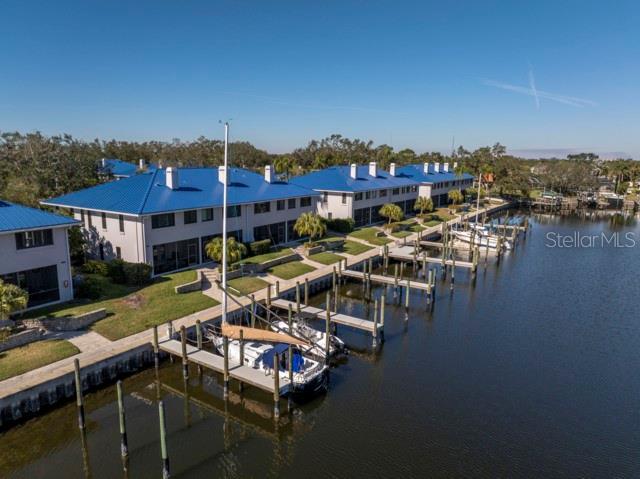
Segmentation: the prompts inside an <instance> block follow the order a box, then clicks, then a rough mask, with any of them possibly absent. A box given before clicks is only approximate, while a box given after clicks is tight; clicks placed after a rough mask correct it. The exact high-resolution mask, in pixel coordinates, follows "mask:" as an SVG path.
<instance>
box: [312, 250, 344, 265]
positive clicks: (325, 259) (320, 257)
mask: <svg viewBox="0 0 640 479" xmlns="http://www.w3.org/2000/svg"><path fill="white" fill-rule="evenodd" d="M309 259H310V260H311V261H316V262H318V263H322V264H333V263H337V262H338V261H340V260H341V259H344V258H343V257H342V256H340V255H337V254H334V253H329V252H326V251H325V252H323V253H316V254H312V255H311V256H309Z"/></svg>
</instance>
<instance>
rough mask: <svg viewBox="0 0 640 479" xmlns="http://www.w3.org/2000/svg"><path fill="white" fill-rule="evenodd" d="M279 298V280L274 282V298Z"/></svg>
mask: <svg viewBox="0 0 640 479" xmlns="http://www.w3.org/2000/svg"><path fill="white" fill-rule="evenodd" d="M279 297H280V280H276V298H279Z"/></svg>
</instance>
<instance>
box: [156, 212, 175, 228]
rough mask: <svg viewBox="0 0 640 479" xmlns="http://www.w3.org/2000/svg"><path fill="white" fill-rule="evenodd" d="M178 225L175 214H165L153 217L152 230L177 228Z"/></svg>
mask: <svg viewBox="0 0 640 479" xmlns="http://www.w3.org/2000/svg"><path fill="white" fill-rule="evenodd" d="M175 224H176V216H175V215H174V214H173V213H163V214H160V215H153V216H152V217H151V228H152V229H154V230H155V229H158V228H168V227H170V226H175Z"/></svg>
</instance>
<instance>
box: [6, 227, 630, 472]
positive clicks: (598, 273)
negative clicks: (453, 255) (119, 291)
mask: <svg viewBox="0 0 640 479" xmlns="http://www.w3.org/2000/svg"><path fill="white" fill-rule="evenodd" d="M531 223H532V226H533V229H532V233H531V235H530V236H528V237H527V239H526V241H524V242H522V241H521V242H520V243H519V244H518V246H517V248H516V249H515V251H513V252H510V253H508V254H507V255H506V256H505V257H504V258H503V259H502V261H501V262H500V264H499V265H497V264H496V263H495V261H493V260H491V258H490V260H489V262H488V265H487V266H486V267H485V266H484V258H483V260H482V261H481V262H480V268H479V271H478V275H477V277H476V279H475V281H473V280H472V278H471V276H470V274H469V273H467V272H463V271H461V270H459V271H458V272H457V274H456V282H455V290H454V292H453V294H451V293H450V289H449V278H447V279H446V280H445V281H444V282H442V279H441V276H439V277H438V278H439V283H438V289H437V298H436V303H435V307H434V308H433V310H430V309H429V308H428V307H427V305H426V297H425V295H424V294H423V293H419V292H415V293H412V294H411V298H410V299H411V306H410V309H409V311H408V313H406V312H405V309H404V306H403V305H402V306H399V305H393V304H392V303H393V301H394V299H393V294H392V291H391V290H390V289H389V290H388V291H387V292H386V302H387V307H386V321H385V339H386V341H385V342H384V344H383V345H382V346H381V347H379V349H378V351H377V352H375V353H374V352H373V351H372V350H371V338H370V337H368V336H366V335H365V334H363V333H359V332H354V331H348V330H347V328H344V327H341V328H340V331H339V334H340V335H341V336H342V337H343V338H344V339H345V340H346V342H347V343H348V344H349V345H350V346H351V348H352V353H351V354H350V355H348V356H347V357H345V358H343V359H341V360H339V361H337V362H336V363H335V364H334V365H333V367H332V369H331V377H330V388H329V392H328V394H326V395H325V396H323V397H320V398H316V399H314V400H312V401H310V402H308V403H306V404H299V405H296V407H295V408H294V409H293V411H292V412H291V413H288V412H286V409H287V406H286V400H283V402H282V406H281V410H282V411H283V414H282V417H281V418H280V421H279V422H278V423H276V422H274V420H273V418H272V410H273V403H272V399H271V398H270V397H269V396H268V395H267V394H265V393H263V392H260V391H256V390H252V389H251V388H247V389H245V391H244V392H243V393H242V394H240V393H238V392H237V391H238V390H237V384H234V383H232V393H231V396H230V398H229V401H228V402H225V401H223V400H222V389H221V387H220V386H221V378H220V377H219V376H217V375H215V374H209V373H205V374H204V375H203V376H202V378H198V375H197V372H196V370H195V368H194V369H192V370H191V379H190V380H189V383H188V385H186V386H185V384H184V382H183V380H182V377H181V371H180V365H179V364H178V362H176V364H174V365H171V364H169V363H168V362H166V363H165V364H163V367H162V368H161V370H160V373H159V382H158V381H156V375H155V371H153V370H150V371H145V372H142V373H140V374H138V375H135V376H132V377H130V378H128V379H126V380H125V381H124V388H125V390H126V393H127V396H126V399H125V405H126V412H127V430H128V435H129V448H130V459H129V463H128V466H127V470H126V471H124V470H123V464H122V462H121V460H120V445H119V433H118V417H117V407H116V403H115V398H116V393H115V388H114V387H110V388H106V389H104V390H101V391H99V392H96V393H93V394H90V395H88V396H87V397H86V401H85V402H86V407H87V421H88V429H87V434H86V437H84V438H83V437H82V436H81V435H80V433H79V430H78V428H77V422H76V411H75V406H74V405H73V404H69V405H67V406H64V407H61V408H59V409H56V410H54V411H52V412H50V413H48V414H46V415H45V416H42V417H40V418H37V419H34V420H31V421H29V422H27V423H25V424H23V425H20V426H18V427H15V428H13V429H10V430H8V431H7V432H5V433H3V434H2V435H0V477H3V478H5V477H9V478H23V477H24V478H31V479H35V478H76V477H78V478H81V477H94V478H116V477H127V474H128V477H131V478H147V477H153V478H155V477H159V475H160V470H161V460H160V444H159V440H158V413H157V397H158V394H159V395H160V396H161V397H162V398H163V400H164V403H165V406H166V409H167V427H168V450H169V456H170V465H171V472H172V476H173V477H181V478H196V477H198V478H199V477H307V478H312V477H486V478H495V477H607V478H608V477H639V476H640V454H639V452H638V451H640V374H638V371H640V300H639V298H640V226H638V223H637V222H636V221H635V220H633V219H624V218H622V217H611V216H605V217H597V218H580V217H577V216H576V217H560V216H538V217H532V218H531ZM576 232H577V233H579V234H580V235H582V236H581V237H577V236H576ZM613 233H615V234H617V245H616V244H614V243H613V242H612V241H611V239H610V238H612V236H611V235H612V234H613ZM567 238H569V239H567ZM571 238H572V239H571ZM585 238H586V240H585ZM572 241H573V242H574V243H575V242H579V244H580V247H569V246H570V243H571V242H572ZM632 241H635V243H637V244H636V245H635V246H633V245H632ZM561 246H562V247H561ZM623 246H628V247H623ZM373 294H374V296H375V297H377V298H380V297H381V296H382V295H384V294H385V291H384V289H383V288H374V290H373ZM340 295H341V301H340V310H341V311H342V312H344V313H348V314H352V315H354V316H364V315H367V314H372V311H371V308H367V307H366V306H364V305H363V302H362V287H361V284H359V283H357V282H353V283H350V284H349V285H347V286H343V287H342V288H341V291H340ZM313 300H314V302H315V303H316V304H322V303H323V302H324V294H320V295H317V296H316V297H314V298H313ZM318 326H319V327H322V325H321V324H319V325H318Z"/></svg>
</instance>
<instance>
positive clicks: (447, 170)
mask: <svg viewBox="0 0 640 479" xmlns="http://www.w3.org/2000/svg"><path fill="white" fill-rule="evenodd" d="M442 171H444V172H445V173H449V163H445V164H444V167H443V168H442Z"/></svg>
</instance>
